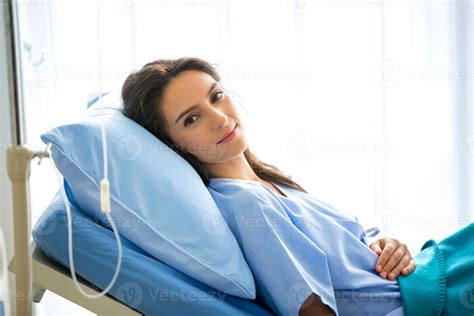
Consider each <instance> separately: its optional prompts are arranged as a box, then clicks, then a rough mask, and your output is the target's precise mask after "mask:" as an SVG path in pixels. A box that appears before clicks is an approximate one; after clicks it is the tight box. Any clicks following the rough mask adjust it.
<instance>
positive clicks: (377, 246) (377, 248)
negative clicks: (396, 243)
mask: <svg viewBox="0 0 474 316" xmlns="http://www.w3.org/2000/svg"><path fill="white" fill-rule="evenodd" d="M369 247H370V249H372V250H373V251H374V252H375V253H376V254H377V255H379V256H380V254H381V253H382V247H381V245H380V239H378V240H376V241H374V242H373V243H371V244H370V246H369Z"/></svg>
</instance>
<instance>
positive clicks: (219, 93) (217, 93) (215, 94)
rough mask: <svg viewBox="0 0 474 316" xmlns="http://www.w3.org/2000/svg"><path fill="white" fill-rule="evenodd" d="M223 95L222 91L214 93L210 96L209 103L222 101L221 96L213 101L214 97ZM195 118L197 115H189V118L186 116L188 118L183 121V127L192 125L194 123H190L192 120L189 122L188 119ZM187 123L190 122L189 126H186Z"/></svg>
mask: <svg viewBox="0 0 474 316" xmlns="http://www.w3.org/2000/svg"><path fill="white" fill-rule="evenodd" d="M223 94H224V92H223V91H221V90H219V91H217V92H216V93H214V95H213V96H212V99H211V101H212V102H213V103H214V102H217V101H218V100H219V99H222V96H221V97H219V98H217V100H215V101H214V99H215V97H216V96H217V95H223ZM195 116H198V115H191V116H188V117H187V118H186V119H185V120H184V127H186V126H189V125H191V124H193V123H194V122H195V121H192V120H191V121H190V119H191V118H193V117H195ZM188 122H190V123H191V124H188Z"/></svg>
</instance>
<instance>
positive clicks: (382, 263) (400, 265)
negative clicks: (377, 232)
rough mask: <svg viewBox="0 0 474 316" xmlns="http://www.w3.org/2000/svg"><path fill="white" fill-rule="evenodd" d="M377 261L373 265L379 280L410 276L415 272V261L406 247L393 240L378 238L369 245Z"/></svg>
mask: <svg viewBox="0 0 474 316" xmlns="http://www.w3.org/2000/svg"><path fill="white" fill-rule="evenodd" d="M369 247H370V249H372V250H373V251H374V252H375V253H376V254H377V255H378V256H379V259H378V260H377V262H376V263H375V270H376V271H377V272H379V275H380V277H381V278H383V279H385V278H387V277H388V279H390V280H392V281H393V280H395V278H396V277H397V276H398V275H399V274H400V272H401V273H402V274H403V275H408V274H410V273H411V272H412V271H413V270H415V260H413V257H412V256H411V254H410V251H408V248H407V245H405V244H403V243H401V242H399V241H398V240H396V239H393V238H380V239H377V240H376V241H374V242H373V243H371V244H370V246H369Z"/></svg>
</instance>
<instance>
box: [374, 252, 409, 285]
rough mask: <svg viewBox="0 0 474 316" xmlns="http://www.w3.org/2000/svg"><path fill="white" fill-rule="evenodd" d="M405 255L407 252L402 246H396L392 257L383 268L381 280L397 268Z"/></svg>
mask: <svg viewBox="0 0 474 316" xmlns="http://www.w3.org/2000/svg"><path fill="white" fill-rule="evenodd" d="M406 253H407V250H406V249H405V248H404V247H403V246H402V245H400V246H398V248H397V249H395V251H394V252H393V253H392V256H391V257H390V259H389V260H388V261H387V263H386V264H385V265H384V266H383V268H382V272H381V273H380V276H381V277H382V278H386V277H387V275H388V273H389V272H390V271H392V270H393V268H395V267H396V266H397V264H398V263H399V262H400V260H401V259H402V257H403V256H404V255H405V254H406Z"/></svg>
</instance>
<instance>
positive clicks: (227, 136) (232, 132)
mask: <svg viewBox="0 0 474 316" xmlns="http://www.w3.org/2000/svg"><path fill="white" fill-rule="evenodd" d="M236 128H237V124H235V125H234V128H233V129H232V131H230V133H229V134H227V135H226V136H225V137H224V138H223V139H221V140H220V141H219V142H218V144H220V143H222V142H224V141H226V140H227V139H228V138H229V137H232V134H234V133H235V129H236Z"/></svg>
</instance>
